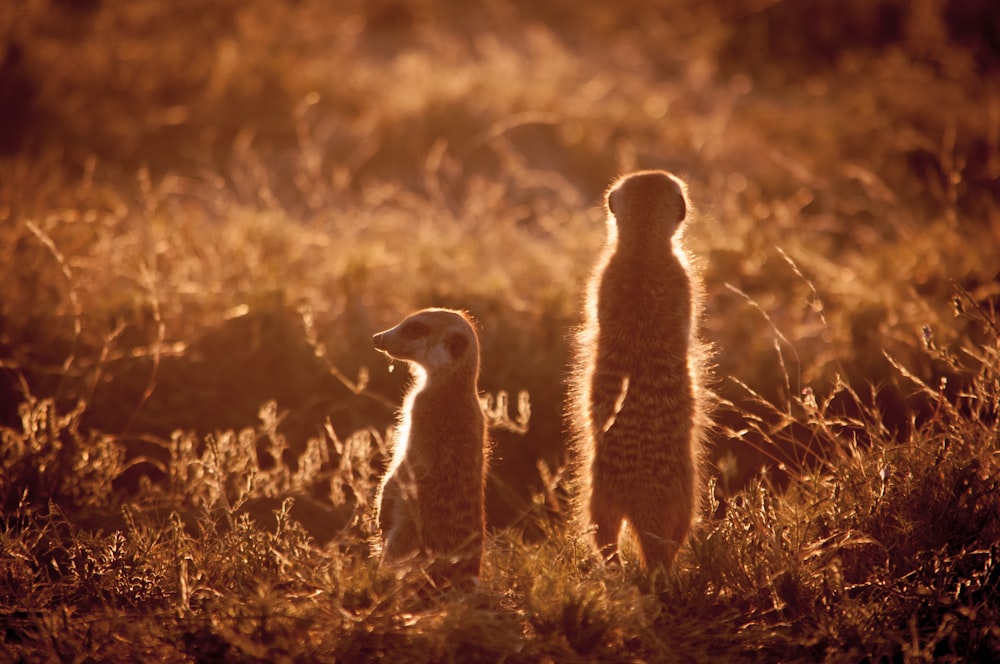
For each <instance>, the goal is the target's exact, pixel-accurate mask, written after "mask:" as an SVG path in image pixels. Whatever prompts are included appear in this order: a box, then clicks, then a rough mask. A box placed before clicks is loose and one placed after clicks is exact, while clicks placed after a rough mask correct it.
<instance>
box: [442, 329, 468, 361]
mask: <svg viewBox="0 0 1000 664" xmlns="http://www.w3.org/2000/svg"><path fill="white" fill-rule="evenodd" d="M446 343H447V344H448V352H449V353H451V357H452V359H453V360H457V359H458V358H459V356H461V355H462V353H464V352H465V349H466V348H468V347H469V339H468V337H466V336H465V335H463V334H458V333H457V332H456V333H455V334H451V335H449V336H448V339H447V342H446Z"/></svg>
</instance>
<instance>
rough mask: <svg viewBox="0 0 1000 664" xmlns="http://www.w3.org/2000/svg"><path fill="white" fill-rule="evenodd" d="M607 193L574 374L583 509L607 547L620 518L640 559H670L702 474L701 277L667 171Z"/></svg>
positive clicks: (605, 549) (585, 521)
mask: <svg viewBox="0 0 1000 664" xmlns="http://www.w3.org/2000/svg"><path fill="white" fill-rule="evenodd" d="M605 202H606V207H607V212H608V239H607V243H606V245H605V248H604V251H603V253H602V255H601V257H600V258H599V260H598V261H597V265H596V267H595V270H594V274H593V276H592V278H591V281H590V284H589V288H588V291H587V295H586V303H585V315H584V318H585V320H584V324H583V326H582V327H581V328H580V330H579V332H578V334H577V339H576V360H575V362H576V366H575V368H574V372H573V375H572V379H571V380H572V384H571V398H572V403H571V413H570V418H571V426H572V429H573V432H574V442H575V450H574V451H575V455H576V475H577V491H578V501H579V504H578V507H579V520H580V525H581V526H582V527H583V528H585V529H588V530H589V531H590V532H592V537H593V540H594V543H595V545H596V547H597V548H598V550H599V551H600V552H601V554H602V555H604V556H606V557H615V556H617V552H618V541H619V537H620V535H621V533H622V526H623V525H624V524H625V523H627V524H628V525H629V528H630V530H631V532H632V533H633V535H634V536H635V538H636V539H637V540H638V548H639V553H640V556H641V560H640V562H641V563H642V565H643V566H645V567H650V566H655V565H661V566H669V565H670V564H671V563H672V561H673V559H674V557H675V555H676V553H677V550H678V548H679V547H680V544H681V543H682V542H683V540H684V539H685V538H686V537H687V535H688V533H689V531H690V528H691V524H692V522H693V520H694V516H695V511H696V504H697V500H696V496H697V492H698V485H699V476H700V469H699V467H698V466H699V457H700V450H699V444H700V430H699V427H700V416H699V412H698V411H699V407H700V406H699V403H698V402H699V395H698V394H697V391H698V376H697V373H698V371H699V370H700V369H699V366H700V363H699V361H698V359H697V354H698V352H699V349H698V342H697V340H696V337H695V320H696V316H697V310H698V307H699V304H698V303H699V298H698V288H697V285H696V276H695V275H693V274H692V273H691V269H690V267H689V264H688V261H687V259H686V256H685V255H684V253H683V250H682V249H681V248H680V247H679V246H678V244H677V242H676V239H677V237H676V236H677V235H678V231H679V229H680V228H681V225H682V224H683V222H684V220H685V218H686V215H687V210H688V207H689V206H688V203H687V197H686V194H685V190H684V185H683V183H682V182H681V181H680V180H678V179H677V178H675V177H674V176H672V175H670V174H668V173H666V172H663V171H643V172H639V173H634V174H631V175H628V176H625V177H623V178H620V179H619V180H617V181H616V182H615V183H614V184H613V185H612V187H611V188H610V189H609V191H608V194H607V196H606V199H605Z"/></svg>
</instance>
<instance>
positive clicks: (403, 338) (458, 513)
mask: <svg viewBox="0 0 1000 664" xmlns="http://www.w3.org/2000/svg"><path fill="white" fill-rule="evenodd" d="M372 342H373V343H374V345H375V348H377V349H378V350H380V351H382V352H383V353H385V354H386V355H388V356H389V357H390V358H392V359H396V360H403V361H405V362H407V363H408V365H409V367H410V372H411V374H412V376H413V383H412V385H411V387H410V389H409V391H408V392H407V394H406V397H405V398H404V400H403V407H402V410H401V411H400V416H399V423H398V426H397V427H396V432H395V435H394V445H393V454H392V460H391V462H390V464H389V467H388V468H387V470H386V473H385V475H384V477H383V478H382V481H381V483H380V485H379V489H378V494H377V496H376V499H375V520H376V523H377V524H378V526H379V528H380V529H381V531H382V536H383V538H384V544H383V547H382V556H383V559H384V560H399V559H402V558H407V557H410V556H414V555H432V556H442V557H447V558H453V559H455V560H457V562H456V563H455V565H454V566H452V567H451V568H450V569H449V572H448V575H449V576H452V575H454V576H457V577H461V576H476V575H478V574H479V571H480V565H481V560H482V552H483V540H484V538H485V514H484V494H485V480H486V463H487V455H488V446H487V438H486V421H485V417H484V415H483V411H482V407H481V405H480V402H479V394H478V387H477V383H478V379H479V339H478V337H477V336H476V331H475V328H474V327H473V324H472V321H471V320H470V319H469V317H468V316H467V315H466V314H465V313H463V312H460V311H452V310H449V309H424V310H422V311H418V312H416V313H414V314H411V315H410V316H407V317H406V318H405V319H404V320H403V321H402V322H401V323H400V324H399V325H397V326H396V327H394V328H392V329H389V330H386V331H385V332H380V333H379V334H376V335H375V336H374V337H372Z"/></svg>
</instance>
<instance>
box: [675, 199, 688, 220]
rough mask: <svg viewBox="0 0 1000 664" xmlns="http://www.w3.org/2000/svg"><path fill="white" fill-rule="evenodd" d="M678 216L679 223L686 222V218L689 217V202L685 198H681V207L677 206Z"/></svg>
mask: <svg viewBox="0 0 1000 664" xmlns="http://www.w3.org/2000/svg"><path fill="white" fill-rule="evenodd" d="M677 214H678V217H677V223H680V222H682V221H684V217H686V216H687V202H686V201H685V200H684V197H683V196H682V197H681V202H680V205H678V206H677Z"/></svg>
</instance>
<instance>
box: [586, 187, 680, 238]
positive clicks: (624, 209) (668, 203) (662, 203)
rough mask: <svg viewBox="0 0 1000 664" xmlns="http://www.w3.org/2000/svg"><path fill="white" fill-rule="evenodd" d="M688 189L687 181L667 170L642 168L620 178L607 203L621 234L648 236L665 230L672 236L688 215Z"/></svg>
mask: <svg viewBox="0 0 1000 664" xmlns="http://www.w3.org/2000/svg"><path fill="white" fill-rule="evenodd" d="M685 190H686V187H685V186H684V183H683V182H682V181H681V180H680V179H678V178H676V177H674V176H673V175H671V174H670V173H667V172H666V171H639V172H636V173H630V174H629V175H624V176H622V177H620V178H618V179H617V180H616V181H615V182H614V183H613V184H612V185H611V187H610V188H609V189H608V193H607V196H606V197H605V203H606V204H607V207H608V211H609V212H610V213H611V216H613V217H614V224H615V225H616V227H617V232H618V234H619V235H621V236H624V237H629V236H635V237H637V238H639V236H640V235H641V236H642V237H641V238H639V239H649V237H650V234H658V231H663V232H665V233H666V234H667V237H672V236H673V235H674V233H676V232H677V229H678V228H680V226H681V224H682V223H683V221H684V217H685V216H686V215H687V209H688V202H687V194H686V191H685ZM609 223H611V218H610V217H609Z"/></svg>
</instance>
